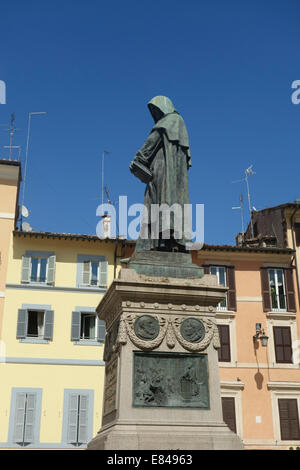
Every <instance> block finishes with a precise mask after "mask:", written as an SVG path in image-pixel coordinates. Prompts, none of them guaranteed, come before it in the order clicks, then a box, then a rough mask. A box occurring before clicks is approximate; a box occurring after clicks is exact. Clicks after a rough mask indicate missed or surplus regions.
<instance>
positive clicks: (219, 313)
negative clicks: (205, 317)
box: [216, 309, 236, 318]
mask: <svg viewBox="0 0 300 470" xmlns="http://www.w3.org/2000/svg"><path fill="white" fill-rule="evenodd" d="M216 316H217V317H219V318H221V317H222V316H223V317H226V318H228V317H235V316H236V312H234V311H233V310H218V309H216Z"/></svg>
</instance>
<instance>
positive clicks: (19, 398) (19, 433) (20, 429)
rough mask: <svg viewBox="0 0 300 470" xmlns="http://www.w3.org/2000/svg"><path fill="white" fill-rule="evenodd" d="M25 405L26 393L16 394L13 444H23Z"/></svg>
mask: <svg viewBox="0 0 300 470" xmlns="http://www.w3.org/2000/svg"><path fill="white" fill-rule="evenodd" d="M25 403H26V393H25V392H18V393H17V395H16V405H15V406H16V408H15V409H16V412H15V423H14V435H13V441H14V442H18V443H20V442H23V435H24V420H25Z"/></svg>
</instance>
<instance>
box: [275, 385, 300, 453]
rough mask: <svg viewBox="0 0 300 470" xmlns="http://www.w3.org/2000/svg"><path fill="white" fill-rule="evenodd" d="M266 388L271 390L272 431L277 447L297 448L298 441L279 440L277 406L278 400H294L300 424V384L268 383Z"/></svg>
mask: <svg viewBox="0 0 300 470" xmlns="http://www.w3.org/2000/svg"><path fill="white" fill-rule="evenodd" d="M268 388H269V390H271V403H272V413H273V431H274V439H275V441H276V444H277V445H280V446H285V447H288V446H297V445H299V444H300V440H298V441H286V440H282V439H281V431H280V417H279V406H278V398H286V399H296V400H297V407H298V419H299V424H300V383H297V382H295V383H293V382H290V383H288V382H281V383H280V382H273V383H272V382H269V383H268Z"/></svg>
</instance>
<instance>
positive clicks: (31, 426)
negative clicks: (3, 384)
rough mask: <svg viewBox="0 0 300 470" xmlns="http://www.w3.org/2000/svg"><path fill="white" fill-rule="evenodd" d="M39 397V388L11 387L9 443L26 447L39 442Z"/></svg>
mask: <svg viewBox="0 0 300 470" xmlns="http://www.w3.org/2000/svg"><path fill="white" fill-rule="evenodd" d="M41 397H42V390H41V389H20V388H13V389H12V398H11V414H10V427H9V437H8V440H9V442H10V443H12V444H15V445H16V446H18V447H19V446H21V447H26V446H30V445H31V446H32V444H36V443H38V442H39V421H40V414H41Z"/></svg>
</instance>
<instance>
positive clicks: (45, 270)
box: [21, 251, 56, 284]
mask: <svg viewBox="0 0 300 470" xmlns="http://www.w3.org/2000/svg"><path fill="white" fill-rule="evenodd" d="M55 261H56V258H55V255H54V254H53V253H49V252H34V251H32V252H26V254H25V255H24V256H23V257H22V273H21V282H22V283H38V284H53V283H54V277H55Z"/></svg>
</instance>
